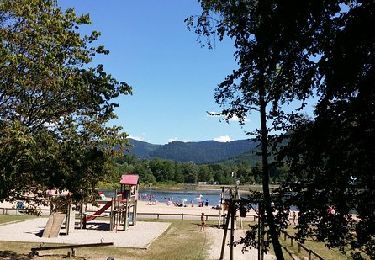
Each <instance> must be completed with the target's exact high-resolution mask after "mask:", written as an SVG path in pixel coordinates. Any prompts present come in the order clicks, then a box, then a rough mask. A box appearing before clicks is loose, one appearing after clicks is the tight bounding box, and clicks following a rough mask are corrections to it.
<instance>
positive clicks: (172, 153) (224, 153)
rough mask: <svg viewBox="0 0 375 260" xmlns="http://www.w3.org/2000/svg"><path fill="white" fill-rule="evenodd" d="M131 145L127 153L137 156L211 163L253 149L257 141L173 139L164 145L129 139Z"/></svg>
mask: <svg viewBox="0 0 375 260" xmlns="http://www.w3.org/2000/svg"><path fill="white" fill-rule="evenodd" d="M129 142H130V144H131V145H132V147H131V148H129V153H130V154H133V155H135V156H137V157H139V158H162V159H167V160H173V161H177V162H194V163H212V162H219V161H225V160H227V159H230V158H234V157H237V156H239V155H241V154H243V153H246V152H249V153H250V151H253V150H254V149H255V148H256V146H257V142H256V141H254V140H239V141H232V142H217V141H201V142H180V141H174V142H170V143H168V144H166V145H153V144H150V143H147V142H142V141H136V140H133V139H129Z"/></svg>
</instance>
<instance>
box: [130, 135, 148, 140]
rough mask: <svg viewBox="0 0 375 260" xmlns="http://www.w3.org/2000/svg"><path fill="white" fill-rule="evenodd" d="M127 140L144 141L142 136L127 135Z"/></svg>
mask: <svg viewBox="0 0 375 260" xmlns="http://www.w3.org/2000/svg"><path fill="white" fill-rule="evenodd" d="M128 138H130V139H134V140H137V141H144V140H145V137H144V136H135V135H129V136H128Z"/></svg>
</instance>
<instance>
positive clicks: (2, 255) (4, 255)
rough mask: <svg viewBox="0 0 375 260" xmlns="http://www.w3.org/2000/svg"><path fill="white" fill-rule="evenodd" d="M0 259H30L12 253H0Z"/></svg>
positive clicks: (26, 256)
mask: <svg viewBox="0 0 375 260" xmlns="http://www.w3.org/2000/svg"><path fill="white" fill-rule="evenodd" d="M0 259H9V260H29V259H32V257H30V256H28V255H25V254H18V253H16V252H13V251H0Z"/></svg>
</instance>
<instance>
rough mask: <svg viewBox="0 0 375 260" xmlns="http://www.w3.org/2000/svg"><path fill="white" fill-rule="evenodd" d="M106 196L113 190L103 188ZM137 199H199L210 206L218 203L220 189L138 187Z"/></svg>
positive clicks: (185, 200)
mask: <svg viewBox="0 0 375 260" xmlns="http://www.w3.org/2000/svg"><path fill="white" fill-rule="evenodd" d="M103 192H104V194H105V196H106V197H109V198H111V197H112V196H113V195H114V192H113V190H103ZM139 199H140V200H145V201H150V200H151V201H152V202H154V201H158V202H160V203H167V202H168V201H172V202H175V203H182V202H185V203H187V204H191V203H192V202H193V203H194V204H198V203H199V201H202V202H204V203H205V202H206V200H207V201H208V204H209V205H210V206H215V205H217V204H219V203H220V190H206V191H205V190H202V191H191V190H187V191H185V190H181V191H165V190H155V189H140V190H139Z"/></svg>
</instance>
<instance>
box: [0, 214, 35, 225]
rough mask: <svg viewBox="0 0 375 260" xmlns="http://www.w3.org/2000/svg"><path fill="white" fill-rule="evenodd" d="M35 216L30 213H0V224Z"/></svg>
mask: <svg viewBox="0 0 375 260" xmlns="http://www.w3.org/2000/svg"><path fill="white" fill-rule="evenodd" d="M32 218H36V216H32V215H0V225H3V224H4V223H7V222H15V221H17V222H18V221H23V220H26V219H32Z"/></svg>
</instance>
